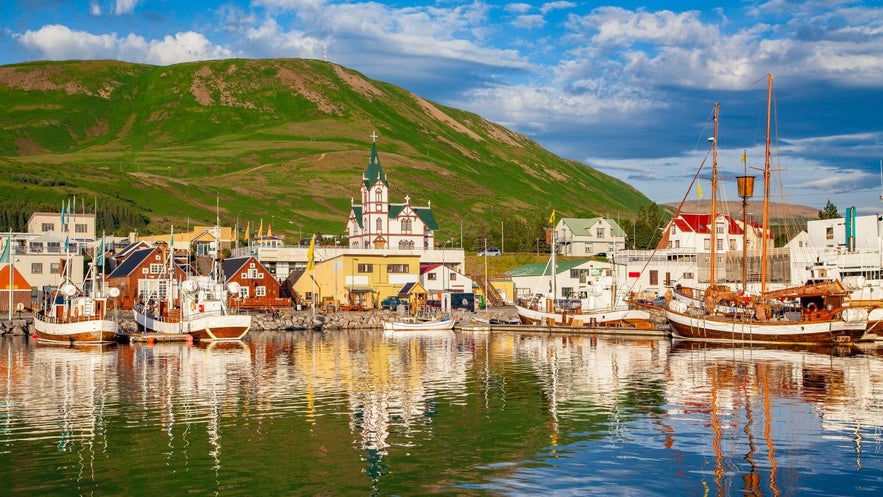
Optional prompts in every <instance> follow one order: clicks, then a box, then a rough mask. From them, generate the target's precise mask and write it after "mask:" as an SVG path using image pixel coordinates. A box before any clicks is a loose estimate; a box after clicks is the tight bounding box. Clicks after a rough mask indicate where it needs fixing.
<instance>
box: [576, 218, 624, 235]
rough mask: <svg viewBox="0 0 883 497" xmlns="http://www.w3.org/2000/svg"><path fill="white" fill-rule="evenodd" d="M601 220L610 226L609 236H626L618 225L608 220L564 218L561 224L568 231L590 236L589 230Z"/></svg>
mask: <svg viewBox="0 0 883 497" xmlns="http://www.w3.org/2000/svg"><path fill="white" fill-rule="evenodd" d="M602 220H603V221H607V224H609V225H610V236H614V237H624V236H626V235H625V231H624V230H623V229H622V227H620V226H619V223H617V222H616V221H614V220H613V219H610V218H604V217H590V218H588V219H581V218H577V217H565V218H562V219H561V222H562V223H564V224H566V225H567V227H568V228H570V231H573V232H574V233H578V234H580V235H588V236H591V235H590V233H589V230H590V229H591V228H592V227H594V226H595V225H596V224H598V222H599V221H602Z"/></svg>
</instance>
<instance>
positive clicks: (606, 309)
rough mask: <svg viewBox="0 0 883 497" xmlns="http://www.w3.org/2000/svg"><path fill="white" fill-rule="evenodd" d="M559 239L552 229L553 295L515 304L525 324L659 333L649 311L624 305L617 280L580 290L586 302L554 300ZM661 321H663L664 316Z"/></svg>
mask: <svg viewBox="0 0 883 497" xmlns="http://www.w3.org/2000/svg"><path fill="white" fill-rule="evenodd" d="M551 221H552V219H550V222H551ZM556 236H557V235H556V233H555V229H554V228H550V229H549V232H548V233H547V240H548V241H549V242H550V245H551V247H552V249H551V257H550V262H549V266H548V267H549V268H550V271H549V272H550V283H549V285H550V288H551V293H550V295H549V296H546V297H544V296H543V295H541V294H534V296H533V297H532V298H530V299H521V300H519V301H518V302H517V303H516V305H515V310H516V312H517V313H518V318H519V319H520V320H521V323H522V324H528V325H539V326H561V327H572V328H577V329H592V328H629V329H642V330H653V329H656V322H655V321H656V320H654V317H653V315H652V314H651V312H650V310H648V309H645V308H632V307H630V306H629V305H627V304H626V303H625V302H624V295H619V294H618V292H617V288H616V286H617V285H616V278H615V276H609V275H608V276H602V277H599V278H597V281H595V282H593V284H591V285H586V286H585V287H581V288H579V289H578V290H579V292H577V294H584V295H585V298H581V299H559V300H556V299H555V298H554V296H556V294H557V288H558V284H557V281H556V273H557V265H556V263H555V254H556V252H557V251H558V249H557V238H556ZM544 276H545V271H544ZM543 285H545V282H543ZM658 320H660V321H662V318H661V316H660V317H659V318H658Z"/></svg>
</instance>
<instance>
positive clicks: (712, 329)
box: [665, 74, 868, 343]
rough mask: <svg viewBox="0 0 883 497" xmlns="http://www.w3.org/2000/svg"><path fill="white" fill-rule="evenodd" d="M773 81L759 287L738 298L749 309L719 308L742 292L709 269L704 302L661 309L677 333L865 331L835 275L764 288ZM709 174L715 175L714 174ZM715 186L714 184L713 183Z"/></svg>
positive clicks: (717, 337)
mask: <svg viewBox="0 0 883 497" xmlns="http://www.w3.org/2000/svg"><path fill="white" fill-rule="evenodd" d="M772 86H773V76H772V74H770V75H768V76H767V120H766V153H765V158H764V169H763V178H764V200H763V235H762V237H761V239H762V242H761V284H760V293H759V294H758V295H755V296H753V297H751V298H750V299H749V300H747V301H746V300H745V299H743V300H742V302H743V306H744V307H745V309H746V310H748V311H750V312H741V313H732V312H728V313H722V312H720V311H719V310H718V303H720V302H734V301H739V299H740V298H741V296H739V294H738V293H735V292H732V291H728V290H726V289H723V288H719V287H716V286H715V280H714V277H715V274H714V270H713V269H712V272H711V278H712V279H711V285H710V286H709V289H708V290H706V292H705V299H704V300H705V301H704V305H703V306H702V307H690V306H688V305H687V304H685V303H684V302H680V301H677V300H673V301H671V302H669V303H668V305H667V306H666V309H665V315H666V318H667V319H668V321H669V324H670V326H671V329H672V334H673V335H674V336H675V337H678V338H684V339H688V340H711V341H728V342H730V341H734V342H766V343H846V342H852V341H855V340H858V339H859V338H861V337H862V335H863V334H864V333H865V328H866V326H867V322H868V313H867V311H866V310H865V309H859V308H853V307H849V298H848V296H849V292H847V291H846V290H845V289H844V287H843V285H842V284H840V282H838V281H833V282H825V283H821V284H809V285H806V286H801V287H794V288H786V289H783V290H778V291H775V292H768V291H767V273H768V268H767V265H768V264H767V263H768V254H767V250H768V244H769V236H768V233H769V232H770V231H769V229H770V223H769V194H770V114H771V105H772ZM717 109H718V106H717V105H715V127H714V129H715V136H714V140H715V142H716V141H717ZM713 176H714V177H715V180H716V174H715V175H713ZM713 186H714V187H716V183H715V184H714V185H713ZM713 198H714V197H713ZM713 204H714V201H713V202H712V205H713ZM712 212H714V208H712ZM713 232H714V230H712V233H713ZM712 236H713V235H712ZM715 245H716V244H715V242H714V239H712V243H711V249H712V256H711V261H712V264H713V263H714V259H715V255H714V248H715ZM743 250H744V247H743ZM744 263H745V262H744V260H743V264H744ZM712 268H714V266H713V265H712Z"/></svg>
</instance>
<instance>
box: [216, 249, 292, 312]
mask: <svg viewBox="0 0 883 497" xmlns="http://www.w3.org/2000/svg"><path fill="white" fill-rule="evenodd" d="M221 270H222V271H223V272H224V278H225V283H226V284H228V285H229V284H230V283H232V282H236V283H238V284H239V298H238V299H237V298H235V296H234V298H233V300H234V301H233V302H230V304H232V305H235V306H237V307H240V308H242V309H268V308H270V307H276V308H279V307H290V306H291V300H290V299H287V298H284V297H282V295H281V293H280V290H281V288H282V285H281V284H280V283H279V281H278V280H277V279H276V278H275V277H274V276H273V274H272V273H271V272H270V271H268V270H267V268H266V267H264V265H263V264H261V262H260V261H259V260H257V259H256V258H255V257H252V256H244V257H232V258H229V259H224V260H223V261H221Z"/></svg>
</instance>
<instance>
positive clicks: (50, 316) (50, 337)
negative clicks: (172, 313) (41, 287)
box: [34, 241, 120, 345]
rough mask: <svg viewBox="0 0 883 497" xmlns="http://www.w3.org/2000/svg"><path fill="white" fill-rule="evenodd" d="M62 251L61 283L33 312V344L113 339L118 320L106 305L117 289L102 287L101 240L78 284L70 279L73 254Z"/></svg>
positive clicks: (91, 341)
mask: <svg viewBox="0 0 883 497" xmlns="http://www.w3.org/2000/svg"><path fill="white" fill-rule="evenodd" d="M66 245H67V244H66ZM65 250H66V251H67V259H66V260H65V264H64V267H63V269H62V274H61V283H60V284H59V285H58V286H57V287H56V290H55V291H54V292H53V293H52V294H51V295H50V296H49V297H48V298H47V299H46V301H44V302H43V304H42V305H41V307H40V309H39V310H38V311H37V312H36V313H34V338H36V339H37V343H53V344H64V345H73V344H107V343H114V342H116V341H117V338H118V335H119V323H118V322H117V320H116V319H114V318H113V317H112V316H110V315H109V314H108V311H109V309H108V307H109V306H110V305H111V303H112V301H113V299H115V298H116V297H118V296H119V294H120V292H119V289H118V288H112V287H111V288H105V287H104V281H103V276H102V274H101V273H102V270H101V268H102V267H103V266H104V256H103V252H104V242H103V241H102V243H101V245H99V247H97V248H96V249H95V254H94V255H93V257H92V262H91V263H89V270H88V274H87V275H86V278H85V279H84V281H83V284H82V285H81V286H77V285H76V284H75V283H74V282H73V281H71V267H72V261H73V257H72V254H71V252H70V250H67V248H66V249H65ZM87 283H88V285H87Z"/></svg>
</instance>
